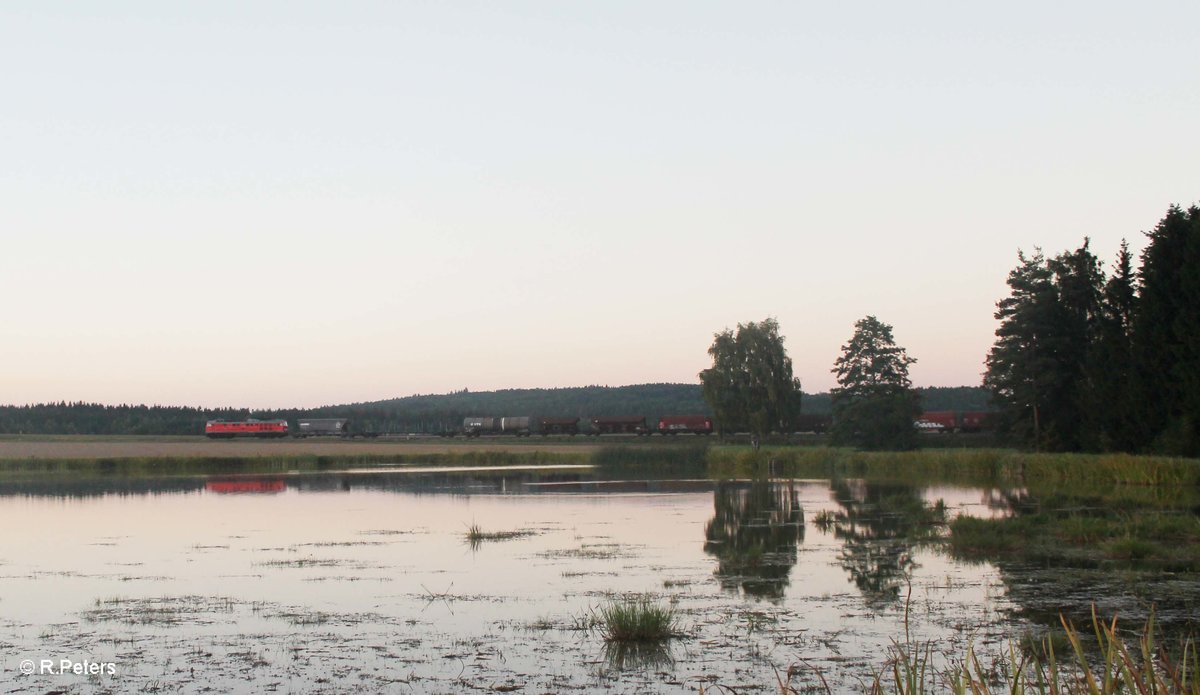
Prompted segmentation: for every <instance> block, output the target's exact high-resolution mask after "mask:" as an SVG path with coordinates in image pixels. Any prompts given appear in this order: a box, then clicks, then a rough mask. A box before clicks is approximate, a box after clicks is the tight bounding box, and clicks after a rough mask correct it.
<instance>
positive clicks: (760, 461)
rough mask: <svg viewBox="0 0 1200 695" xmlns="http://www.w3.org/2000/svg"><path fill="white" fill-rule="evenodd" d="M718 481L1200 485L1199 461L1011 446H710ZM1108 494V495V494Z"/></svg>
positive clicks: (1040, 487) (1169, 488)
mask: <svg viewBox="0 0 1200 695" xmlns="http://www.w3.org/2000/svg"><path fill="white" fill-rule="evenodd" d="M706 460H707V463H708V472H709V474H710V475H711V476H713V477H716V478H732V477H754V476H756V475H763V474H769V475H774V476H787V477H821V478H832V477H864V478H871V479H872V480H881V481H886V480H905V481H924V482H933V481H937V482H946V483H955V482H958V483H966V484H971V485H989V484H993V485H1014V484H1019V485H1023V486H1027V487H1029V488H1031V489H1033V490H1035V491H1038V492H1045V491H1053V490H1057V489H1062V488H1063V487H1064V486H1066V487H1068V488H1070V489H1072V490H1075V491H1083V490H1093V491H1096V492H1098V493H1109V492H1111V490H1112V488H1114V487H1123V488H1129V489H1138V488H1141V489H1142V490H1147V489H1152V490H1155V492H1153V493H1151V495H1152V496H1153V497H1159V496H1161V495H1164V494H1165V495H1167V496H1168V497H1169V496H1171V495H1173V494H1175V491H1178V490H1194V489H1195V488H1196V487H1197V486H1200V460H1197V459H1186V458H1172V457H1165V456H1133V455H1130V454H1037V453H1028V452H1020V451H1014V450H1011V449H965V448H960V449H920V450H916V451H903V452H888V451H877V452H867V451H854V450H851V449H838V448H827V447H764V448H763V449H762V450H760V451H758V452H755V451H751V450H749V449H747V448H746V447H738V446H729V445H714V446H711V447H709V448H708V450H707V453H706ZM1106 496H1107V494H1106Z"/></svg>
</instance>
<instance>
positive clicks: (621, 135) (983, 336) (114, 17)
mask: <svg viewBox="0 0 1200 695" xmlns="http://www.w3.org/2000/svg"><path fill="white" fill-rule="evenodd" d="M1197 25H1200V3H1196V2H1194V0H1193V1H1189V2H1143V3H1136V4H1135V3H1115V2H1058V3H1045V2H1022V1H1017V2H1009V3H989V4H983V3H961V2H910V3H895V2H863V3H827V2H826V3H814V2H737V3H734V2H703V1H698V0H689V1H686V2H670V1H664V2H644V1H639V2H622V1H620V0H606V1H605V2H569V3H559V2H544V1H543V2H345V3H317V2H296V1H290V2H272V1H269V0H264V1H261V2H254V3H244V2H192V3H188V2H179V3H162V2H150V1H147V2H122V1H120V0H114V1H113V2H103V3H101V2H92V3H60V2H42V1H38V2H20V1H14V2H5V3H3V4H2V5H0V64H3V65H4V66H5V69H4V70H3V71H0V241H2V245H0V297H2V299H3V302H4V310H3V321H2V322H0V403H7V404H25V403H37V402H46V401H60V400H67V401H79V400H82V401H89V402H100V403H109V404H119V403H156V404H171V405H193V406H237V407H253V408H276V407H313V406H319V405H325V404H338V403H350V402H361V401H370V400H378V399H385V398H393V397H397V396H405V395H410V394H414V393H444V392H448V391H454V390H460V389H463V388H469V389H470V390H473V391H482V390H492V389H503V388H534V387H562V386H581V385H590V384H600V385H610V386H616V385H622V384H636V383H647V382H696V381H697V373H698V372H699V371H700V370H702V369H704V368H706V367H707V366H709V365H710V364H711V360H710V358H709V356H708V355H707V349H708V347H709V345H710V344H711V343H712V339H713V335H714V333H717V332H719V331H721V330H723V329H725V328H735V327H736V325H737V324H738V323H745V322H749V321H758V320H762V319H764V318H767V317H774V318H776V319H777V320H778V321H779V325H780V330H781V333H782V334H783V335H784V336H785V338H786V343H785V344H786V347H787V349H788V353H789V355H790V356H791V358H792V360H793V362H794V368H795V373H796V375H797V376H798V377H800V379H801V381H802V383H803V387H804V390H805V391H808V392H818V391H825V390H828V389H829V388H830V387H831V386H834V385H835V383H834V378H833V375H832V374H831V373H830V369H831V368H832V366H833V362H834V360H835V359H836V358H837V357H838V355H839V354H840V350H841V346H842V345H844V344H845V343H846V342H847V340H848V339H849V338H850V335H851V334H852V332H853V326H854V322H855V321H857V320H858V319H860V318H863V317H864V316H867V315H874V316H877V317H878V318H879V319H880V320H882V321H884V322H886V323H888V324H890V325H892V326H893V327H894V334H895V337H896V341H897V343H898V344H899V345H901V346H902V347H904V348H905V349H906V350H907V351H908V354H909V355H910V356H912V357H915V358H916V359H917V360H918V361H917V363H916V364H914V365H913V366H912V368H911V376H912V379H913V382H914V384H915V385H918V386H957V385H978V384H979V382H980V375H981V373H982V372H983V369H984V365H983V361H984V358H985V356H986V354H987V351H988V348H989V347H990V346H991V344H992V342H993V340H994V332H995V329H996V321H995V319H994V318H993V312H994V310H995V303H996V302H997V301H998V300H1000V299H1001V298H1003V297H1004V296H1005V295H1006V293H1007V288H1006V285H1005V278H1006V276H1007V274H1008V272H1009V271H1010V270H1011V269H1012V268H1013V267H1014V266H1015V265H1016V264H1017V252H1018V250H1020V249H1024V250H1026V251H1032V250H1033V249H1034V248H1035V247H1041V248H1043V249H1044V250H1045V251H1046V252H1047V253H1048V254H1055V253H1058V252H1061V251H1064V250H1068V249H1074V248H1077V247H1078V246H1079V245H1080V244H1081V243H1082V242H1083V239H1084V237H1088V238H1090V239H1091V244H1092V249H1093V251H1094V252H1095V253H1096V254H1097V255H1098V256H1099V257H1100V258H1102V259H1104V260H1105V261H1107V262H1109V265H1111V260H1112V259H1113V258H1114V257H1115V255H1116V252H1117V248H1118V245H1119V244H1120V241H1121V239H1122V238H1127V239H1128V240H1129V242H1130V244H1131V246H1132V247H1133V249H1134V250H1135V251H1140V249H1141V248H1143V247H1144V245H1145V244H1144V237H1143V234H1142V233H1143V232H1145V231H1148V230H1150V229H1151V228H1153V227H1154V225H1155V224H1156V223H1157V221H1158V220H1159V219H1161V218H1162V216H1163V214H1164V213H1165V212H1166V210H1167V208H1168V206H1169V205H1172V204H1180V205H1184V206H1187V205H1191V204H1194V203H1196V202H1198V201H1200V167H1198V166H1197V162H1200V127H1198V125H1197V124H1200V50H1197V49H1196V46H1197V44H1196V39H1195V32H1194V28H1195V27H1196V26H1197Z"/></svg>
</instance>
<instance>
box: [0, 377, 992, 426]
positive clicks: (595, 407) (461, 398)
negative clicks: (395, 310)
mask: <svg viewBox="0 0 1200 695" xmlns="http://www.w3.org/2000/svg"><path fill="white" fill-rule="evenodd" d="M917 391H918V392H919V393H920V394H921V395H922V397H923V399H924V408H925V409H926V410H987V409H988V392H987V391H985V390H984V389H982V388H977V387H970V386H960V387H953V388H926V389H917ZM801 410H802V412H803V413H807V414H820V415H823V414H828V413H829V412H830V404H829V394H828V393H818V394H812V395H808V394H806V395H805V396H804V399H803V401H802V403H801ZM708 414H711V411H710V409H709V408H708V405H707V404H706V403H705V402H704V398H703V396H702V394H701V391H700V385H699V384H638V385H634V386H581V387H574V388H558V389H506V390H502V391H478V392H474V391H466V390H464V391H458V392H455V393H449V394H440V395H415V396H407V397H404V398H394V399H389V400H384V401H374V402H370V403H353V404H348V405H335V406H327V407H322V408H313V409H289V410H270V411H251V410H247V409H239V408H219V409H206V408H187V407H176V406H157V405H155V406H146V405H116V406H112V405H100V404H95V403H66V402H62V403H47V404H39V405H27V406H0V434H21V433H24V434H124V435H150V434H157V435H187V434H201V433H203V432H204V423H205V421H207V420H217V419H224V420H242V419H245V418H247V417H255V418H259V419H278V418H283V419H286V420H288V421H289V422H291V423H292V425H293V426H295V421H296V420H297V419H299V418H310V417H344V418H349V419H350V420H351V421H352V426H353V429H354V430H355V431H359V432H364V431H369V432H383V433H409V432H414V433H438V432H444V431H450V430H455V429H458V428H459V427H460V426H461V425H462V420H463V418H465V417H470V416H488V415H493V416H505V415H535V416H560V417H580V418H587V417H591V416H596V415H645V416H646V419H647V421H649V422H653V421H656V420H657V419H658V418H659V417H660V416H662V415H708Z"/></svg>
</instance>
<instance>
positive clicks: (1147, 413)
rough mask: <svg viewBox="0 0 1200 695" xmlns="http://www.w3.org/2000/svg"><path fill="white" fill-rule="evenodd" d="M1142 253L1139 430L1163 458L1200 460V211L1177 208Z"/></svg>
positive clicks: (1137, 334) (1137, 326)
mask: <svg viewBox="0 0 1200 695" xmlns="http://www.w3.org/2000/svg"><path fill="white" fill-rule="evenodd" d="M1147 237H1148V238H1149V240H1150V242H1149V244H1148V245H1147V246H1146V249H1145V250H1144V251H1143V252H1142V265H1141V268H1140V271H1139V275H1140V279H1141V294H1140V297H1139V300H1138V304H1137V315H1136V318H1135V320H1134V332H1133V343H1134V354H1135V362H1136V375H1137V381H1138V389H1139V394H1140V395H1141V396H1142V398H1141V399H1140V402H1139V408H1140V410H1139V416H1140V417H1139V418H1138V419H1139V425H1140V429H1141V433H1142V435H1143V437H1144V438H1145V439H1146V440H1147V444H1148V446H1149V447H1150V448H1151V449H1153V450H1155V451H1158V452H1161V453H1168V454H1179V455H1187V456H1196V455H1200V430H1198V428H1200V208H1197V207H1194V206H1193V207H1191V208H1189V209H1188V210H1186V211H1185V210H1182V209H1181V208H1179V207H1178V206H1172V207H1171V208H1170V209H1169V210H1168V211H1167V214H1166V216H1165V217H1163V219H1162V220H1161V221H1160V222H1159V223H1158V225H1157V226H1156V227H1155V228H1154V230H1153V231H1151V232H1150V233H1148V234H1147Z"/></svg>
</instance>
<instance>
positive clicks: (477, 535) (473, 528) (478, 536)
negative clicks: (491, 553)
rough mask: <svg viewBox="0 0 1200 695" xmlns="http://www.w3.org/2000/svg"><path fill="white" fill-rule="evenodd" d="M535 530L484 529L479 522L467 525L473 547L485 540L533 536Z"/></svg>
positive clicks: (468, 537)
mask: <svg viewBox="0 0 1200 695" xmlns="http://www.w3.org/2000/svg"><path fill="white" fill-rule="evenodd" d="M533 534H534V532H533V531H529V530H517V531H484V530H483V527H481V526H480V525H479V524H471V525H470V526H468V527H467V542H468V543H470V544H471V547H472V548H476V547H479V545H480V544H481V543H483V542H484V541H509V540H512V539H514V538H524V537H526V536H532V535H533Z"/></svg>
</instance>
